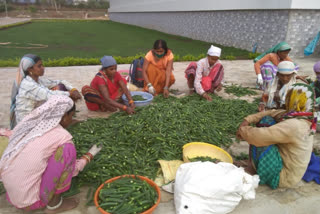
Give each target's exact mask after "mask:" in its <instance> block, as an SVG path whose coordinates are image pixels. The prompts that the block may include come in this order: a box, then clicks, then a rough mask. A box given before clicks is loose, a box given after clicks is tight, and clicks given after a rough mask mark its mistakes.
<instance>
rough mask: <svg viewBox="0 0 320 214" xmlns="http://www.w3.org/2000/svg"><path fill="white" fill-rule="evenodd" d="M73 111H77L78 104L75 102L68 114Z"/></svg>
mask: <svg viewBox="0 0 320 214" xmlns="http://www.w3.org/2000/svg"><path fill="white" fill-rule="evenodd" d="M73 111H76V104H75V103H73V106H72V108H71V109H70V110H69V111H67V114H70V113H71V112H73Z"/></svg>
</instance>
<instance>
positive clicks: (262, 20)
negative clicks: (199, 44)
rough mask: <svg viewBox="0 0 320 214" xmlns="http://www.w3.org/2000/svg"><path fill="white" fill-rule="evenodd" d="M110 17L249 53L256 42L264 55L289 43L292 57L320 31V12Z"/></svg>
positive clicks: (147, 13)
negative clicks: (267, 51) (276, 45)
mask: <svg viewBox="0 0 320 214" xmlns="http://www.w3.org/2000/svg"><path fill="white" fill-rule="evenodd" d="M109 16H110V19H111V20H113V21H117V22H121V23H127V24H132V25H137V26H141V27H145V28H150V29H154V30H159V31H162V32H165V33H169V34H174V35H180V36H185V37H189V38H193V39H198V40H202V41H207V42H212V43H217V44H221V45H225V46H233V47H237V48H242V49H246V50H249V51H251V50H252V48H253V45H254V44H255V43H258V52H263V51H265V50H267V49H269V48H270V47H272V46H273V45H275V44H277V43H278V42H280V41H287V42H288V43H289V44H290V45H292V46H293V50H292V53H290V55H292V56H303V49H304V48H305V47H306V45H307V44H308V43H309V42H310V41H311V40H312V39H313V37H314V36H315V35H316V33H317V32H318V31H319V30H320V10H312V11H310V10H293V11H292V10H255V11H253V10H241V11H240V10H238V11H195V12H156V13H154V12H153V13H151V12H143V13H139V12H132V13H110V14H109ZM318 46H319V45H318ZM318 49H319V48H318V47H317V53H319V51H318ZM314 55H315V54H314Z"/></svg>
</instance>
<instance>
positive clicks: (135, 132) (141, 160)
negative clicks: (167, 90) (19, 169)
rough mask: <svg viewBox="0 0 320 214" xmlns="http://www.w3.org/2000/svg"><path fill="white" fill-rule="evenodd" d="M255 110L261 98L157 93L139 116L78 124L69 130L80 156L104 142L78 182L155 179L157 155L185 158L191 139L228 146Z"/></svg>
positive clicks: (115, 116)
mask: <svg viewBox="0 0 320 214" xmlns="http://www.w3.org/2000/svg"><path fill="white" fill-rule="evenodd" d="M256 110H257V103H252V104H250V103H248V102H247V101H244V100H225V99H222V98H220V97H218V96H214V97H213V101H211V102H208V101H206V100H204V99H202V98H201V97H200V96H198V95H191V96H186V97H183V98H175V97H172V96H170V97H169V98H167V99H164V98H163V96H156V97H155V98H154V100H153V103H152V104H151V105H149V106H145V107H140V108H136V114H134V115H129V116H128V115H127V114H126V113H125V112H118V113H115V114H113V115H111V116H110V117H109V118H107V119H105V118H97V119H89V120H88V121H85V122H82V123H78V124H76V125H74V126H72V127H70V129H69V131H70V132H71V134H72V136H73V140H74V143H75V145H76V148H77V151H78V155H79V156H81V154H84V153H86V152H87V151H88V149H89V148H90V147H91V146H92V144H93V143H102V144H103V149H102V150H101V152H100V153H99V154H98V155H97V156H96V157H95V159H94V161H92V162H91V163H90V164H89V165H88V166H87V167H86V168H85V169H84V171H83V172H82V173H80V174H79V182H80V184H79V185H80V186H81V185H83V184H86V185H88V184H91V185H93V186H95V187H97V186H98V185H100V184H101V183H103V182H104V181H106V180H107V179H110V178H112V177H116V176H119V175H124V174H134V175H141V176H146V177H148V178H150V179H152V180H153V179H155V177H156V176H157V172H158V169H159V167H160V166H159V163H158V162H157V160H179V159H182V146H183V145H184V144H186V143H189V142H207V143H211V144H213V145H216V146H223V147H227V146H229V145H230V144H231V143H232V139H231V138H232V137H234V136H235V134H236V131H237V128H238V126H239V124H240V123H241V122H242V120H243V118H244V117H245V116H247V115H249V114H252V113H255V112H256Z"/></svg>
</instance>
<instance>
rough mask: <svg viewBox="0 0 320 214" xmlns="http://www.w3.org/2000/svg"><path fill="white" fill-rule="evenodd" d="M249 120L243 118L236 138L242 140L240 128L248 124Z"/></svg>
mask: <svg viewBox="0 0 320 214" xmlns="http://www.w3.org/2000/svg"><path fill="white" fill-rule="evenodd" d="M249 125H250V124H249V122H248V121H246V120H243V121H242V123H241V124H240V126H239V128H238V131H237V134H236V138H237V139H239V140H242V139H243V138H242V136H241V134H240V128H241V127H243V126H249Z"/></svg>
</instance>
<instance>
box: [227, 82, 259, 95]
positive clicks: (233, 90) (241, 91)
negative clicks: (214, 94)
mask: <svg viewBox="0 0 320 214" xmlns="http://www.w3.org/2000/svg"><path fill="white" fill-rule="evenodd" d="M225 88H226V89H225V92H226V93H228V94H234V95H236V96H237V97H242V96H246V95H257V94H258V93H257V92H255V91H253V90H250V89H249V88H244V87H242V86H237V85H231V86H225Z"/></svg>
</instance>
